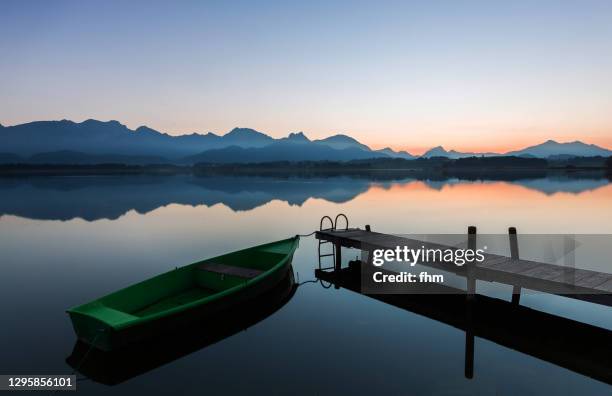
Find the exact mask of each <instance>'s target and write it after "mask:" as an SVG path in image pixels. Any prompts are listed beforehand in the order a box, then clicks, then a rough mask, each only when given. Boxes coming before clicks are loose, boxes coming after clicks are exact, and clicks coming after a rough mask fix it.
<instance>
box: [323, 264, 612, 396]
mask: <svg viewBox="0 0 612 396" xmlns="http://www.w3.org/2000/svg"><path fill="white" fill-rule="evenodd" d="M316 276H317V278H319V279H320V280H322V281H325V282H329V283H333V284H334V285H336V286H337V287H343V288H346V289H348V290H351V291H354V292H356V293H361V289H360V280H361V277H360V269H359V267H358V266H350V267H349V268H343V269H341V270H340V271H322V270H317V271H316ZM428 287H429V292H430V293H431V294H427V295H425V294H410V295H406V294H404V295H397V294H378V295H368V297H370V298H374V299H377V300H379V301H382V302H384V303H386V304H391V305H393V306H395V307H398V308H401V309H404V310H406V311H409V312H413V313H416V314H419V315H422V316H424V317H427V318H430V319H433V320H436V321H439V322H442V323H444V324H447V325H449V326H453V327H455V328H458V329H461V330H463V331H465V335H466V339H465V343H466V344H465V346H466V350H465V375H466V377H467V378H472V377H473V370H474V337H481V338H483V339H486V340H489V341H492V342H495V343H496V344H499V345H502V346H504V347H507V348H511V349H513V350H516V351H519V352H522V353H525V354H528V355H530V356H534V357H536V358H538V359H542V360H544V361H547V362H550V363H553V364H555V365H558V366H561V367H564V368H566V369H569V370H572V371H575V372H577V373H580V374H583V375H586V376H589V377H591V378H594V379H597V380H599V381H603V382H606V383H608V384H612V355H610V351H611V350H612V331H610V330H606V329H602V328H599V327H596V326H592V325H588V324H584V323H580V322H576V321H574V320H570V319H566V318H562V317H559V316H555V315H551V314H548V313H544V312H540V311H537V310H533V309H530V308H527V307H523V306H520V305H517V304H513V303H511V302H507V301H503V300H500V299H497V298H492V297H487V296H483V295H476V296H474V298H473V299H471V300H468V299H466V297H465V295H460V294H449V293H452V292H454V293H457V292H459V291H458V290H449V289H451V288H449V287H447V286H441V285H430V286H428Z"/></svg>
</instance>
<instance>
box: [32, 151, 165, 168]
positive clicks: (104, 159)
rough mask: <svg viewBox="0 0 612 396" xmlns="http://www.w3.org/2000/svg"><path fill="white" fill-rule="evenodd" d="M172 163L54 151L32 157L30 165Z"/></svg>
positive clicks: (130, 157) (147, 157)
mask: <svg viewBox="0 0 612 396" xmlns="http://www.w3.org/2000/svg"><path fill="white" fill-rule="evenodd" d="M169 162H170V161H168V159H166V158H163V157H156V156H152V155H140V156H139V155H121V154H85V153H81V152H78V151H67V150H63V151H53V152H49V153H40V154H35V155H33V156H31V157H30V158H29V159H28V163H31V164H48V165H52V164H71V165H94V164H127V165H146V164H167V163H169Z"/></svg>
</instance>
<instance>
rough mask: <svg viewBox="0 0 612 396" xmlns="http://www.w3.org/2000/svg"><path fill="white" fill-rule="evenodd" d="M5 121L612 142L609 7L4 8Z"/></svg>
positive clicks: (415, 138)
mask: <svg viewBox="0 0 612 396" xmlns="http://www.w3.org/2000/svg"><path fill="white" fill-rule="evenodd" d="M0 54H1V56H0V123H2V124H3V125H13V124H16V123H22V122H28V121H33V120H46V119H63V118H67V119H73V120H75V121H81V120H84V119H87V118H96V119H101V120H109V119H116V120H119V121H121V122H123V123H125V124H127V125H128V126H130V127H134V128H135V127H137V126H139V125H143V124H145V125H148V126H150V127H152V128H156V129H159V130H162V131H166V132H169V133H173V134H180V133H191V132H207V131H214V132H217V133H225V132H227V131H228V130H229V129H231V128H233V127H235V126H241V127H252V128H256V129H258V130H261V131H264V132H266V133H269V134H271V135H273V136H276V137H279V136H284V135H286V134H287V133H289V132H292V131H299V130H301V131H304V132H305V133H306V134H307V135H309V136H310V137H312V138H317V137H322V136H327V135H329V134H332V133H348V134H351V135H352V136H355V137H357V138H358V139H360V140H362V141H363V142H365V143H367V144H370V145H372V146H374V147H377V148H378V147H382V146H386V145H390V146H393V147H395V148H405V149H408V150H411V151H414V152H422V151H423V150H424V149H426V148H429V147H431V146H434V145H438V144H444V145H445V146H446V147H447V148H455V149H461V150H467V149H470V150H472V149H473V150H481V149H487V150H489V149H490V150H509V149H513V148H517V147H521V146H524V145H526V144H532V143H539V142H541V141H542V140H545V139H549V138H555V139H558V140H561V141H568V140H576V139H580V140H584V141H588V142H591V143H598V144H600V145H603V146H606V147H612V72H611V71H612V2H611V1H606V0H601V1H537V0H535V1H516V2H496V1H435V2H429V1H423V2H409V1H405V2H381V1H376V2H359V1H350V2H335V1H333V2H317V1H313V2H255V1H244V2H240V1H238V2H230V1H218V2H217V1H215V2H203V1H194V2H186V1H184V2H152V1H146V2H145V1H141V2H138V1H131V2H127V1H100V2H96V1H56V2H49V1H14V2H13V1H1V2H0Z"/></svg>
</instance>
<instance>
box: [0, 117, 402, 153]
mask: <svg viewBox="0 0 612 396" xmlns="http://www.w3.org/2000/svg"><path fill="white" fill-rule="evenodd" d="M304 145H306V146H308V147H305V146H304ZM268 146H271V147H269V148H267V147H268ZM0 147H1V148H2V151H3V153H4V154H2V155H0V163H11V162H16V161H17V162H24V161H25V162H34V163H42V162H47V163H53V164H55V163H74V164H91V163H96V162H97V161H104V162H115V161H119V162H122V163H126V164H141V163H143V161H155V163H165V162H179V163H184V162H185V161H188V162H189V161H191V159H190V158H191V157H194V158H198V159H201V158H204V157H208V156H211V158H216V159H215V161H222V162H228V161H230V162H234V161H236V160H240V158H239V157H237V156H240V155H248V156H249V158H265V159H266V160H267V159H272V160H281V159H286V158H290V157H291V156H297V158H304V159H314V158H320V159H328V160H338V159H342V160H349V159H363V158H375V157H380V156H383V157H385V156H400V157H402V158H408V156H409V154H407V153H398V154H396V153H394V152H375V151H373V150H371V149H370V148H369V147H368V146H366V145H365V144H362V143H360V142H358V141H357V140H355V139H353V138H352V137H350V136H347V135H334V136H330V137H328V138H325V139H320V140H315V141H311V140H310V139H308V137H306V135H304V133H302V132H297V133H292V134H290V135H289V136H287V137H285V138H281V139H274V138H272V137H270V136H268V135H266V134H265V133H262V132H259V131H256V130H254V129H250V128H234V129H232V130H231V131H229V132H228V133H226V134H225V135H222V136H221V135H216V134H214V133H211V132H209V133H206V134H199V133H192V134H189V135H179V136H172V135H169V134H166V133H162V132H159V131H156V130H154V129H152V128H149V127H146V126H141V127H139V128H137V129H135V130H131V129H129V128H128V127H127V126H125V125H123V124H121V123H119V122H118V121H98V120H92V119H90V120H86V121H83V122H80V123H78V122H73V121H69V120H62V121H36V122H30V123H26V124H20V125H15V126H10V127H1V128H0ZM298 147H299V148H298ZM263 148H266V149H265V150H262V151H260V152H258V151H257V150H256V149H263ZM224 149H225V150H224ZM240 149H252V150H246V151H245V152H242V151H241V150H240ZM215 150H220V151H215ZM209 151H212V152H211V153H209V154H208V155H204V156H203V155H202V153H204V152H209ZM282 151H284V152H282ZM221 155H227V156H228V157H227V158H226V159H223V158H220V157H219V158H217V157H216V156H221ZM326 156H331V157H330V158H327V157H326Z"/></svg>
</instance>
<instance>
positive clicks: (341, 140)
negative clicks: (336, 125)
mask: <svg viewBox="0 0 612 396" xmlns="http://www.w3.org/2000/svg"><path fill="white" fill-rule="evenodd" d="M314 142H315V143H319V144H323V145H325V146H329V147H332V148H335V149H339V150H341V149H346V148H358V149H361V150H364V151H370V148H369V147H368V146H366V145H365V144H362V143H359V142H358V141H357V140H356V139H354V138H352V137H350V136H347V135H342V134H338V135H333V136H330V137H327V138H325V139H319V140H315V141H314Z"/></svg>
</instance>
